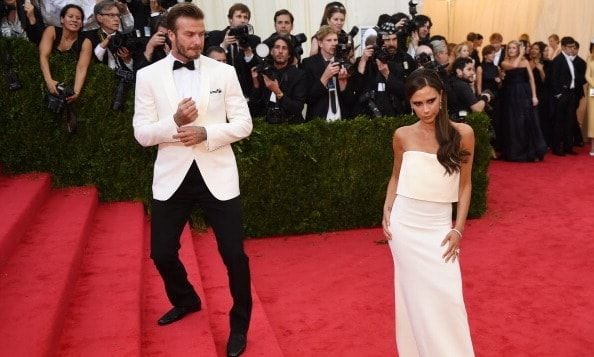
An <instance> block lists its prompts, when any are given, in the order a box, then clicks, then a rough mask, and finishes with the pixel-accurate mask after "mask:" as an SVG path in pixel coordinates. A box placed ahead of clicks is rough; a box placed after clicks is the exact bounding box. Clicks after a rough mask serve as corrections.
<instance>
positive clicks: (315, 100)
mask: <svg viewBox="0 0 594 357" xmlns="http://www.w3.org/2000/svg"><path fill="white" fill-rule="evenodd" d="M316 38H317V39H318V43H319V46H320V52H319V53H318V54H317V55H314V56H311V57H308V58H304V59H303V62H302V68H303V69H304V70H305V72H306V73H307V74H306V78H307V84H308V86H309V89H308V96H307V113H306V117H305V120H306V121H310V120H312V119H314V118H325V119H326V120H328V121H335V120H339V119H342V118H345V117H347V116H348V114H349V110H348V109H349V108H348V105H349V104H351V105H352V103H353V102H354V100H355V97H354V93H352V91H351V90H350V89H349V88H347V84H348V72H347V70H346V68H345V63H342V62H340V61H337V60H336V58H335V52H336V47H337V45H338V33H337V32H336V31H335V30H334V29H332V28H331V27H330V26H322V27H320V29H319V30H318V32H317V33H316Z"/></svg>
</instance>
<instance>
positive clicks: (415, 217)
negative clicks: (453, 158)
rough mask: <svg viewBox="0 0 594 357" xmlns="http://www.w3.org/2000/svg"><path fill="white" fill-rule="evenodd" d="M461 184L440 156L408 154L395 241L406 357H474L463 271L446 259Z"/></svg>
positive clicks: (394, 219)
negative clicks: (448, 236) (446, 241)
mask: <svg viewBox="0 0 594 357" xmlns="http://www.w3.org/2000/svg"><path fill="white" fill-rule="evenodd" d="M459 181H460V174H459V173H454V174H452V175H448V174H447V173H446V171H445V168H444V167H443V166H442V165H441V164H440V163H439V161H438V160H437V155H435V154H430V153H427V152H422V151H406V152H404V154H403V157H402V165H401V168H400V177H399V179H398V187H397V191H396V199H395V201H394V205H393V208H392V213H391V216H390V231H391V233H392V240H390V241H389V244H390V249H391V251H392V257H393V259H394V268H395V272H394V277H395V291H396V294H395V295H396V345H397V347H398V354H399V355H400V357H415V356H423V357H442V356H443V357H465V356H474V351H473V348H472V341H471V339H470V329H469V327H468V318H467V315H466V308H465V307H464V299H463V297H462V279H461V275H460V265H459V263H458V260H456V262H455V263H452V262H451V261H450V262H449V263H445V261H444V259H443V258H442V255H443V253H444V252H445V250H446V248H447V245H446V246H443V247H442V246H441V242H442V241H443V239H444V238H445V237H446V235H447V234H448V232H449V231H450V229H451V226H452V202H456V201H458V186H459Z"/></svg>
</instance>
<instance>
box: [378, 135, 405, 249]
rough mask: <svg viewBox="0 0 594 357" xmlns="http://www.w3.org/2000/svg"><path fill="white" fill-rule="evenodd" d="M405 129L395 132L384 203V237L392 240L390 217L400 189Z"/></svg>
mask: <svg viewBox="0 0 594 357" xmlns="http://www.w3.org/2000/svg"><path fill="white" fill-rule="evenodd" d="M404 130H405V129H404V128H398V129H396V131H395V132H394V136H393V138H392V149H393V151H394V164H393V166H392V176H390V181H389V182H388V188H387V189H386V199H385V201H384V216H383V219H382V226H383V228H384V236H386V238H388V239H392V233H390V215H391V213H392V207H393V206H394V200H395V199H396V188H397V187H398V177H399V176H400V165H401V164H402V154H403V152H404V147H403V145H402V140H403V138H404V135H403V133H402V132H403V131H404Z"/></svg>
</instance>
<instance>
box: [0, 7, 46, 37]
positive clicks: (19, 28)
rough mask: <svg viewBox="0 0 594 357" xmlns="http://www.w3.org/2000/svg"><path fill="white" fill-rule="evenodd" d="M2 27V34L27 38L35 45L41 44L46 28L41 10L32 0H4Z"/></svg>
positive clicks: (0, 13) (0, 10) (0, 19)
mask: <svg viewBox="0 0 594 357" xmlns="http://www.w3.org/2000/svg"><path fill="white" fill-rule="evenodd" d="M0 27H1V34H0V36H2V37H21V38H26V39H28V40H29V41H31V42H33V43H34V44H35V45H39V41H41V35H42V34H43V29H44V25H43V20H42V18H41V12H40V11H39V8H37V7H35V6H34V5H33V4H32V3H31V1H30V0H24V1H23V0H3V1H2V4H1V5H0Z"/></svg>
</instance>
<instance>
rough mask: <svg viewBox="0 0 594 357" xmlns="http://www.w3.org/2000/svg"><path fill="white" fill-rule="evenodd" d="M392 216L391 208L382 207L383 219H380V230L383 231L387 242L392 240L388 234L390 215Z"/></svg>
mask: <svg viewBox="0 0 594 357" xmlns="http://www.w3.org/2000/svg"><path fill="white" fill-rule="evenodd" d="M391 214H392V207H384V217H383V219H382V228H383V229H384V236H385V237H386V238H387V239H388V240H392V233H391V232H390V215H391Z"/></svg>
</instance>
